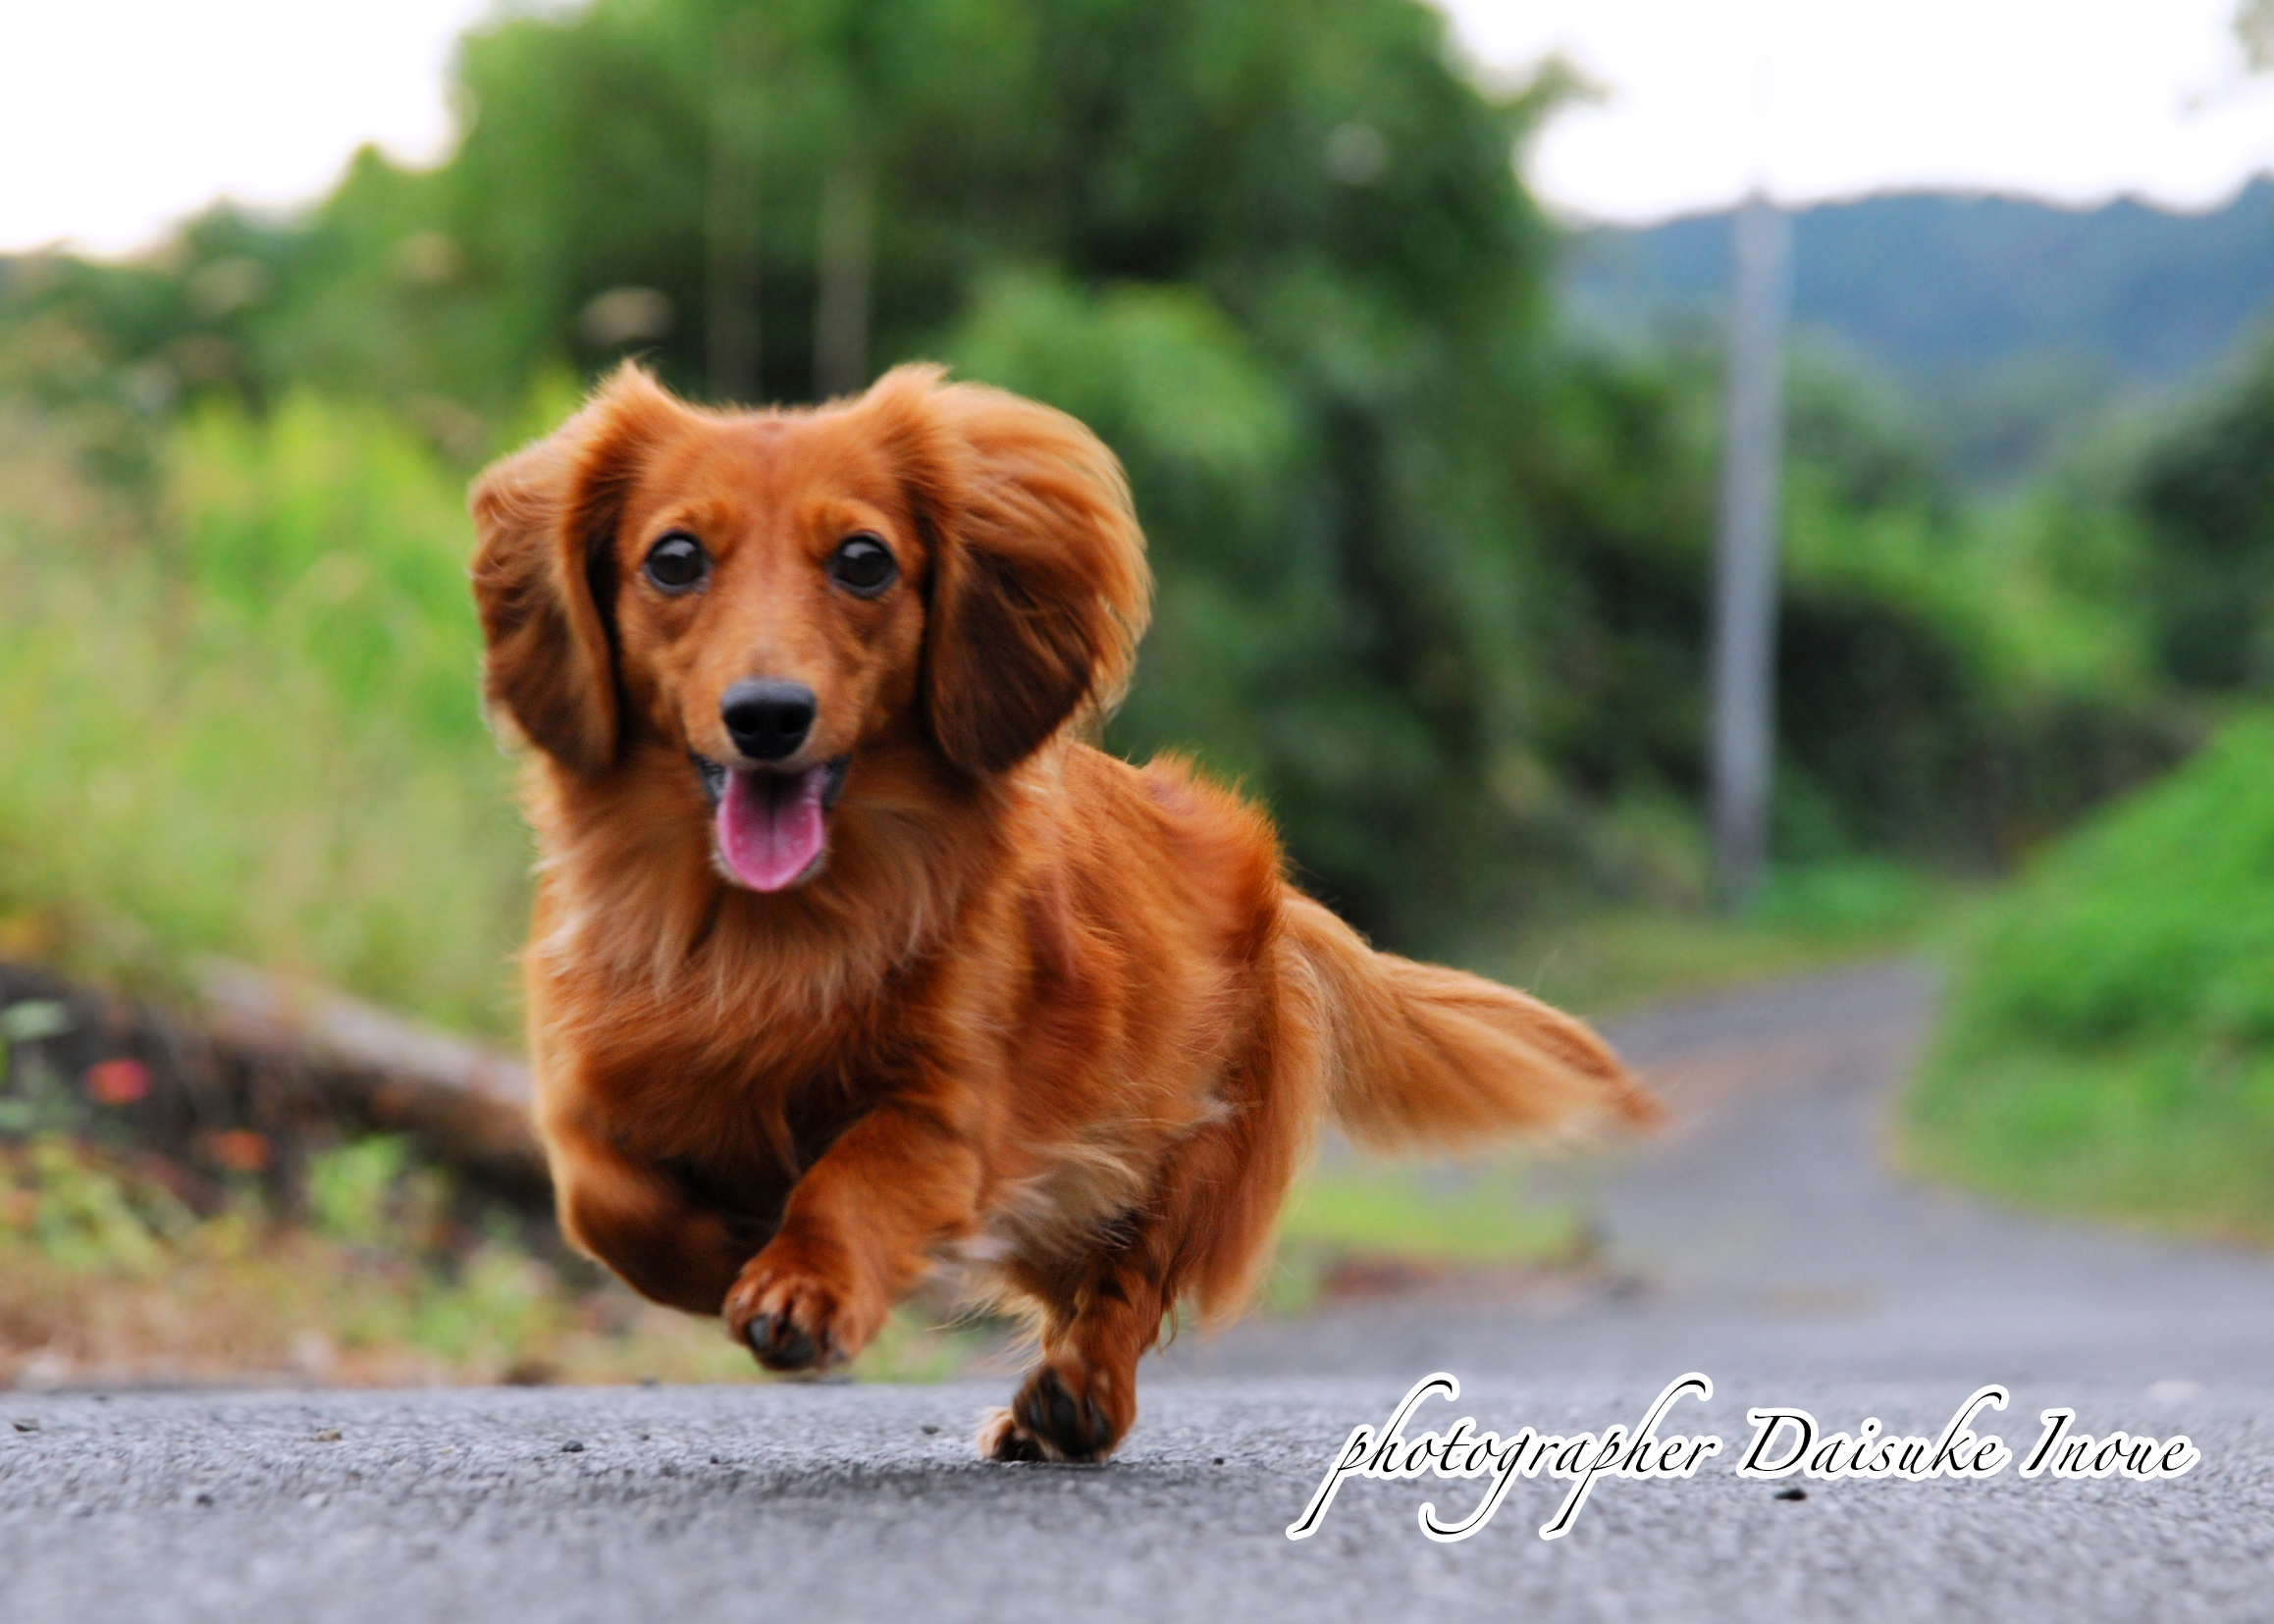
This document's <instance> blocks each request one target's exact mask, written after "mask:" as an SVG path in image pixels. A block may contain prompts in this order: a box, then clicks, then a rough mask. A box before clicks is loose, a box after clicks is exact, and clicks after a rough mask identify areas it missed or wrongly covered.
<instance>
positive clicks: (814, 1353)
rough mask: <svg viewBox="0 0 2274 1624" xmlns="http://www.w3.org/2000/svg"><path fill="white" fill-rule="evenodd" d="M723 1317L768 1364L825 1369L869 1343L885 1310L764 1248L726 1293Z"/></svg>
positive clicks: (736, 1336) (770, 1366)
mask: <svg viewBox="0 0 2274 1624" xmlns="http://www.w3.org/2000/svg"><path fill="white" fill-rule="evenodd" d="M771 1250H772V1248H770V1247H768V1248H767V1251H771ZM725 1318H726V1329H727V1330H728V1332H730V1333H731V1334H732V1335H733V1336H734V1339H735V1340H736V1341H738V1342H741V1343H744V1344H745V1345H746V1346H748V1347H749V1349H750V1351H751V1352H753V1353H755V1354H756V1355H758V1362H759V1363H760V1364H762V1365H764V1366H766V1368H767V1369H768V1370H785V1371H786V1370H823V1369H826V1368H827V1367H828V1366H830V1365H837V1364H843V1363H844V1362H845V1361H846V1360H848V1359H851V1358H852V1357H853V1356H854V1355H855V1354H857V1353H859V1352H860V1351H861V1349H862V1348H864V1347H866V1346H868V1344H869V1338H870V1337H871V1336H874V1335H875V1334H876V1328H877V1326H878V1325H879V1324H881V1323H882V1321H883V1318H884V1313H883V1310H882V1308H881V1307H879V1306H876V1305H873V1304H870V1303H866V1302H864V1301H863V1300H862V1298H861V1293H859V1292H857V1291H853V1290H849V1289H847V1288H846V1287H844V1286H842V1285H840V1284H838V1283H835V1282H832V1281H828V1280H825V1279H823V1278H822V1277H820V1275H817V1274H814V1273H812V1272H810V1271H808V1270H805V1269H800V1268H798V1267H796V1266H794V1265H790V1264H787V1263H786V1262H783V1263H777V1262H773V1261H771V1260H769V1259H768V1257H767V1252H761V1253H759V1255H758V1256H756V1257H754V1258H752V1259H751V1260H750V1262H749V1263H748V1264H747V1265H746V1266H745V1267H744V1269H743V1271H742V1278H741V1279H740V1280H738V1281H736V1282H735V1283H734V1288H733V1289H732V1290H730V1291H729V1292H727V1293H726V1307H725Z"/></svg>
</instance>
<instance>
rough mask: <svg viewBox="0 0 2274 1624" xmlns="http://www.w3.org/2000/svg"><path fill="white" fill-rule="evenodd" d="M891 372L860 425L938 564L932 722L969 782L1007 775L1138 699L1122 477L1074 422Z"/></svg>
mask: <svg viewBox="0 0 2274 1624" xmlns="http://www.w3.org/2000/svg"><path fill="white" fill-rule="evenodd" d="M941 378H942V373H941V370H940V369H939V368H938V367H933V366H903V367H896V368H894V369H893V370H892V371H891V372H889V373H886V374H885V375H884V376H883V377H882V378H880V379H878V380H877V381H876V383H875V384H874V385H873V387H872V388H871V389H870V392H869V393H868V395H867V396H866V397H865V398H864V399H863V401H862V403H861V406H860V407H859V408H858V409H860V410H864V411H868V412H872V413H873V414H875V416H876V418H877V421H878V429H879V432H880V434H881V437H882V438H883V440H884V442H885V443H886V444H887V445H891V446H893V448H894V450H895V453H896V455H897V456H898V458H899V461H900V465H901V467H902V469H903V470H904V473H903V477H904V479H905V481H906V484H907V489H908V494H909V498H910V502H911V505H912V506H914V508H915V509H916V511H917V514H918V516H919V519H920V522H921V523H922V524H923V525H924V526H925V531H926V533H927V534H926V538H925V539H926V542H927V545H928V546H929V547H930V549H931V602H930V607H929V615H928V620H927V622H926V627H925V675H924V681H925V695H924V704H925V714H926V717H927V719H928V720H929V722H930V726H931V733H932V737H933V739H934V740H935V741H936V742H937V743H938V745H939V748H940V750H941V752H942V754H944V755H945V756H946V757H947V758H948V760H951V761H953V762H955V763H956V765H958V766H960V767H962V768H963V769H964V770H965V771H967V772H974V773H980V772H1000V771H1002V770H1003V769H1004V768H1006V767H1009V766H1012V765H1015V764H1016V763H1017V762H1019V761H1021V760H1025V759H1026V758H1027V757H1028V756H1030V755H1031V754H1032V753H1033V752H1034V751H1035V750H1036V749H1037V748H1038V747H1039V746H1040V745H1041V744H1042V743H1043V741H1045V740H1046V739H1048V738H1049V737H1050V736H1051V735H1052V734H1054V733H1056V732H1057V731H1058V729H1059V728H1060V727H1061V726H1063V725H1064V724H1065V723H1066V722H1067V721H1068V720H1069V719H1070V718H1076V717H1081V716H1094V715H1102V714H1103V713H1104V712H1105V711H1107V710H1109V709H1111V708H1112V707H1113V706H1114V705H1116V704H1118V703H1119V702H1120V700H1121V697H1122V694H1123V692H1124V690H1125V689H1126V688H1127V687H1128V685H1129V675H1130V667H1131V665H1132V664H1133V663H1134V662H1135V659H1136V655H1137V640H1138V639H1139V638H1140V637H1142V636H1143V635H1144V629H1145V621H1146V618H1147V615H1148V613H1149V609H1150V604H1151V597H1152V576H1151V573H1150V572H1149V571H1148V570H1147V569H1146V568H1145V557H1144V535H1143V532H1141V531H1140V530H1139V529H1138V528H1137V514H1136V511H1135V509H1134V508H1133V507H1132V505H1131V502H1130V496H1129V482H1128V480H1127V479H1126V478H1125V477H1124V476H1123V474H1122V469H1121V463H1120V462H1119V461H1118V460H1117V459H1116V458H1115V456H1114V454H1113V452H1111V451H1110V450H1108V449H1107V448H1106V447H1105V445H1104V443H1103V442H1101V441H1100V440H1099V439H1098V438H1097V436H1095V435H1093V434H1091V433H1090V432H1089V431H1088V430H1087V429H1085V428H1084V427H1083V426H1082V424H1081V423H1079V422H1077V421H1076V420H1075V419H1074V418H1072V417H1069V416H1067V415H1066V414H1065V413H1064V412H1061V411H1056V410H1054V409H1052V408H1051V407H1048V406H1044V405H1038V404H1036V403H1035V402H1034V401H1031V400H1026V399H1022V398H1020V397H1019V396H1018V395H1015V394H1010V393H1005V392H1004V391H1002V390H996V389H988V388H985V387H983V386H981V385H977V384H947V383H943V382H941Z"/></svg>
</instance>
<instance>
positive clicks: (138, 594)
mask: <svg viewBox="0 0 2274 1624" xmlns="http://www.w3.org/2000/svg"><path fill="white" fill-rule="evenodd" d="M158 460H159V467H160V469H161V476H160V486H159V494H158V499H157V504H156V505H157V514H156V517H155V519H154V521H153V531H154V534H153V535H152V536H151V538H150V540H149V542H148V543H147V544H146V545H143V546H140V547H136V548H132V549H128V548H122V547H117V546H112V545H106V543H105V540H104V538H103V537H102V536H101V535H100V534H99V533H94V532H91V531H90V529H88V528H81V527H75V526H71V525H69V524H66V523H59V522H55V521H54V520H53V519H52V518H49V517H47V516H44V515H41V514H39V513H37V512H36V511H32V510H30V509H29V506H28V504H26V506H25V507H18V508H14V509H13V510H11V509H10V508H8V507H4V506H0V581H5V582H6V590H5V591H4V592H0V917H5V916H7V915H9V914H11V913H19V914H31V915H42V914H50V915H57V916H60V917H62V922H63V926H64V931H65V934H66V936H67V937H70V938H73V939H74V940H73V943H72V951H76V952H77V953H78V955H79V957H80V958H82V959H90V960H93V961H95V962H96V964H97V966H98V968H109V969H115V970H125V971H129V972H133V971H137V970H147V969H156V970H157V971H158V972H160V973H163V972H164V971H165V969H166V968H167V967H178V966H181V965H184V964H186V963H187V962H189V961H190V960H191V959H193V958H194V957H195V956H196V955H198V954H201V953H223V954H229V955H234V956H237V957H240V958H246V959H251V960H255V961H259V962H264V963H268V964H272V965H277V966H280V967H285V968H289V969H300V970H303V971H307V972H311V973H314V974H318V975H321V976H323V977H325V978H327V979H329V980H331V981H333V982H335V983H337V984H340V985H344V986H350V987H355V988H358V989H360V990H362V991H364V992H366V993H368V994H370V995H371V996H374V997H377V998H380V999H382V1000H384V1001H387V1002H390V1003H393V1004H395V1005H397V1006H398V1007H401V1008H405V1009H412V1010H418V1011H421V1012H424V1013H426V1014H428V1015H430V1016H432V1017H434V1018H436V1019H439V1020H442V1021H445V1022H449V1023H451V1024H455V1025H458V1026H461V1027H469V1028H473V1029H477V1030H498V1029H501V1028H502V1027H503V1026H504V1025H505V1024H506V1015H507V1008H508V1006H507V998H506V957H507V954H508V952H509V950H510V947H511V944H512V943H513V942H514V940H515V939H516V937H517V935H518V932H519V929H520V926H521V917H522V911H523V908H524V900H523V899H524V897H525V890H524V882H523V879H522V874H521V869H522V867H523V864H524V862H525V859H524V856H523V853H524V851H525V849H526V848H525V841H524V837H523V836H522V834H521V833H520V831H519V829H518V828H517V826H516V820H515V818H514V814H513V811H512V807H511V804H510V797H509V794H508V784H509V780H510V769H509V766H508V764H507V763H506V762H505V761H504V760H503V759H502V757H501V756H500V754H499V752H498V750H497V749H496V747H495V746H494V745H493V744H492V743H491V741H490V739H489V738H488V736H487V734H486V732H485V731H484V729H483V726H482V721H481V717H480V714H479V711H478V707H477V706H476V702H475V693H474V689H475V673H476V670H477V668H478V656H479V651H480V639H479V634H478V632H477V630H476V628H475V625H474V619H473V611H472V606H471V603H470V602H469V600H468V598H467V595H466V591H465V584H464V563H463V559H464V552H465V546H466V542H465V535H464V530H465V526H464V520H463V517H462V508H461V498H460V497H459V493H458V483H457V480H456V478H455V477H454V476H453V475H451V474H450V473H449V472H448V471H446V470H445V469H443V468H441V467H438V466H437V465H436V463H435V461H434V459H433V456H432V455H431V453H430V452H428V451H427V450H425V449H424V448H423V447H422V446H421V445H419V444H418V443H417V441H416V440H415V439H414V438H412V437H411V436H409V435H407V434H406V433H405V432H404V431H403V430H402V429H401V428H399V427H398V426H397V425H396V423H395V422H394V421H393V420H392V419H391V418H390V417H388V416H386V415H385V414H383V413H380V412H377V411H374V410H369V409H348V408H342V407H337V406H331V405H323V404H319V403H317V402H315V401H314V400H312V399H307V398H294V399H292V400H289V401H287V402H285V403H284V404H282V405H281V406H280V407H279V409H278V410H277V411H275V412H274V413H272V414H270V415H269V416H268V417H267V418H266V419H265V420H259V421H256V420H253V419H249V418H247V417H246V416H244V415H243V414H242V412H241V411H239V410H238V409H236V408H233V407H227V406H222V405H218V404H216V405H212V406H208V407H205V408H202V409H200V410H199V411H197V412H195V413H192V414H191V415H189V416H188V417H186V418H185V419H184V420H182V421H181V422H180V423H179V424H178V425H176V426H175V427H174V428H173V429H171V430H169V431H168V432H167V433H166V434H165V435H164V436H163V438H162V439H161V441H160V455H159V459H158ZM51 477H54V476H51Z"/></svg>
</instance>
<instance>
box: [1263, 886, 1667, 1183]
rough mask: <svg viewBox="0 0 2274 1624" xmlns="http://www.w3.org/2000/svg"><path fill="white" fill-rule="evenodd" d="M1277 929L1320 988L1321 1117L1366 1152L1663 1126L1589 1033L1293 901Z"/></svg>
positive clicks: (1305, 901) (1650, 1102)
mask: <svg viewBox="0 0 2274 1624" xmlns="http://www.w3.org/2000/svg"><path fill="white" fill-rule="evenodd" d="M1281 918H1282V929H1283V931H1284V935H1283V938H1282V939H1283V940H1284V941H1285V942H1286V944H1287V945H1288V946H1289V947H1290V948H1291V949H1292V950H1293V952H1294V953H1295V954H1296V956H1297V957H1298V958H1299V960H1300V961H1301V963H1302V964H1303V965H1305V966H1307V967H1308V969H1309V970H1310V972H1311V974H1312V976H1314V977H1315V984H1316V989H1317V1014H1316V1016H1315V1017H1314V1019H1315V1021H1316V1022H1317V1025H1318V1028H1319V1030H1318V1034H1317V1035H1318V1037H1319V1039H1320V1048H1321V1049H1322V1050H1323V1053H1322V1055H1321V1060H1322V1062H1323V1064H1324V1066H1325V1069H1326V1076H1325V1078H1324V1081H1325V1084H1326V1088H1325V1093H1326V1105H1327V1108H1328V1110H1329V1112H1330V1113H1331V1114H1332V1115H1333V1117H1334V1119H1335V1121H1336V1123H1337V1124H1338V1125H1340V1126H1341V1127H1342V1128H1343V1130H1344V1131H1345V1132H1347V1133H1348V1134H1349V1136H1350V1137H1351V1138H1352V1139H1354V1140H1356V1141H1357V1142H1358V1143H1359V1144H1361V1145H1365V1146H1367V1147H1369V1148H1372V1149H1378V1150H1395V1149H1420V1148H1453V1147H1457V1146H1460V1145H1463V1144H1467V1143H1470V1142H1473V1141H1475V1140H1478V1139H1485V1138H1492V1137H1496V1136H1501V1135H1506V1134H1511V1133H1522V1134H1534V1135H1557V1134H1568V1133H1572V1132H1583V1131H1585V1130H1586V1129H1588V1128H1591V1127H1604V1126H1628V1127H1642V1126H1650V1125H1652V1124H1655V1123H1656V1122H1657V1121H1658V1120H1659V1118H1660V1116H1661V1111H1660V1107H1659V1104H1658V1102H1657V1101H1656V1100H1654V1099H1653V1098H1652V1097H1651V1096H1650V1094H1649V1093H1648V1092H1646V1091H1645V1090H1644V1088H1643V1087H1642V1085H1641V1084H1640V1083H1639V1082H1637V1081H1636V1080H1635V1078H1634V1077H1633V1075H1632V1074H1630V1073H1628V1071H1627V1070H1626V1068H1625V1067H1624V1066H1622V1065H1621V1064H1619V1060H1618V1057H1617V1056H1616V1055H1614V1054H1613V1053H1612V1051H1611V1047H1610V1045H1608V1044H1607V1043H1605V1042H1604V1041H1603V1039H1601V1038H1600V1037H1598V1036H1596V1035H1595V1033H1594V1032H1593V1031H1592V1030H1590V1029H1589V1028H1588V1026H1587V1025H1586V1023H1585V1022H1580V1021H1577V1020H1575V1019H1573V1018H1572V1017H1570V1016H1567V1015H1565V1014H1563V1013H1562V1012H1561V1011H1560V1010H1555V1009H1551V1008H1549V1007H1548V1006H1547V1005H1546V1004H1543V1003H1541V1002H1540V1001H1539V1000H1538V999H1536V998H1531V997H1528V996H1526V995H1525V994H1523V993H1520V992H1516V991H1514V990H1512V989H1511V988H1508V987H1504V986H1501V985H1499V984H1498V983H1496V982H1492V981H1487V980H1484V979H1482V978H1481V977H1479V976H1475V975H1467V974H1463V973H1462V972H1461V971H1459V970H1456V969H1444V968H1442V967H1440V966H1437V965H1422V964H1416V963H1414V962H1413V961H1412V960H1410V959H1401V958H1399V957H1398V956H1397V955H1395V954H1390V953H1377V952H1375V951H1374V950H1373V949H1372V948H1370V947H1368V946H1367V945H1366V943H1365V942H1364V940H1363V939H1361V938H1360V937H1359V936H1358V934H1357V933H1356V932H1355V931H1353V930H1352V929H1350V927H1349V925H1347V924H1345V923H1343V921H1342V920H1341V919H1338V918H1337V917H1335V916H1334V915H1333V914H1331V913H1329V912H1328V911H1327V910H1326V909H1324V908H1322V907H1320V906H1319V905H1318V904H1317V903H1315V902H1313V901H1311V900H1310V899H1309V898H1307V897H1304V896H1301V895H1299V894H1296V893H1293V892H1290V893H1289V894H1288V896H1287V898H1286V900H1285V902H1284V903H1283V905H1282V915H1281Z"/></svg>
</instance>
